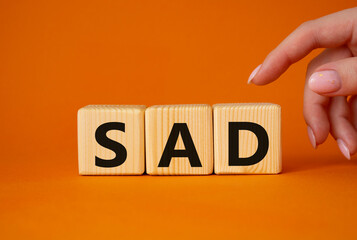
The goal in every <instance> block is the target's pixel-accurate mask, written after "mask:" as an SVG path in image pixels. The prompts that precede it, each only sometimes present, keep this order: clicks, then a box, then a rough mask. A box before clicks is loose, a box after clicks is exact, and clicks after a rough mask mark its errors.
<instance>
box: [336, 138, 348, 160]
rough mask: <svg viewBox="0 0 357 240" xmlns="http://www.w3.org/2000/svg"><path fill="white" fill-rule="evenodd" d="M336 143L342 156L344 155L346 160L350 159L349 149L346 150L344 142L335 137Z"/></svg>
mask: <svg viewBox="0 0 357 240" xmlns="http://www.w3.org/2000/svg"><path fill="white" fill-rule="evenodd" d="M337 144H338V147H339V148H340V150H341V152H342V154H343V156H345V157H346V158H347V159H348V160H350V159H351V155H350V150H348V148H347V146H346V143H345V142H344V141H343V140H342V139H337Z"/></svg>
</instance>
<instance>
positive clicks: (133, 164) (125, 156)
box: [78, 105, 146, 175]
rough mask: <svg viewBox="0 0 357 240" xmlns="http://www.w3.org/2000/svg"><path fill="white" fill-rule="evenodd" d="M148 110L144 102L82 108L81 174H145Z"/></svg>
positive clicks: (80, 131)
mask: <svg viewBox="0 0 357 240" xmlns="http://www.w3.org/2000/svg"><path fill="white" fill-rule="evenodd" d="M145 109H146V107H145V106H141V105H88V106H85V107H83V108H81V109H79V110H78V166H79V174H81V175H141V174H143V173H144V171H145V139H144V131H145V128H144V116H145Z"/></svg>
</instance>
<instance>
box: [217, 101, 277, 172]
mask: <svg viewBox="0 0 357 240" xmlns="http://www.w3.org/2000/svg"><path fill="white" fill-rule="evenodd" d="M213 117H214V120H213V122H214V161H215V162H214V171H215V173H216V174H275V173H279V172H281V170H282V163H281V161H282V160H281V108H280V106H279V105H276V104H270V103H232V104H216V105H214V106H213ZM229 122H254V123H257V124H259V125H261V126H262V127H263V128H264V129H265V130H266V131H267V134H268V138H269V149H268V152H267V154H266V156H265V157H264V159H263V160H262V161H260V162H259V163H257V164H254V165H250V166H229V165H228V154H229V153H228V146H229V145H228V139H229V135H228V126H229ZM257 143H258V141H257V137H256V136H255V134H254V133H252V132H250V131H244V130H243V131H239V157H249V156H251V155H253V154H254V153H255V151H256V149H257Z"/></svg>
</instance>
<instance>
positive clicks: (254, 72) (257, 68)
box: [248, 64, 262, 84]
mask: <svg viewBox="0 0 357 240" xmlns="http://www.w3.org/2000/svg"><path fill="white" fill-rule="evenodd" d="M261 67H262V65H261V64H260V65H259V66H258V67H256V68H255V69H254V70H253V72H252V73H251V74H250V76H249V79H248V84H250V83H251V82H252V80H253V78H254V77H255V75H257V73H258V72H259V70H260V68H261Z"/></svg>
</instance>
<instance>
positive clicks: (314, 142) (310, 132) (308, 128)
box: [307, 126, 316, 149]
mask: <svg viewBox="0 0 357 240" xmlns="http://www.w3.org/2000/svg"><path fill="white" fill-rule="evenodd" d="M307 135H308V136H309V139H310V142H311V145H312V146H313V148H315V149H316V138H315V135H314V132H313V131H312V129H311V128H310V126H307Z"/></svg>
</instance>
